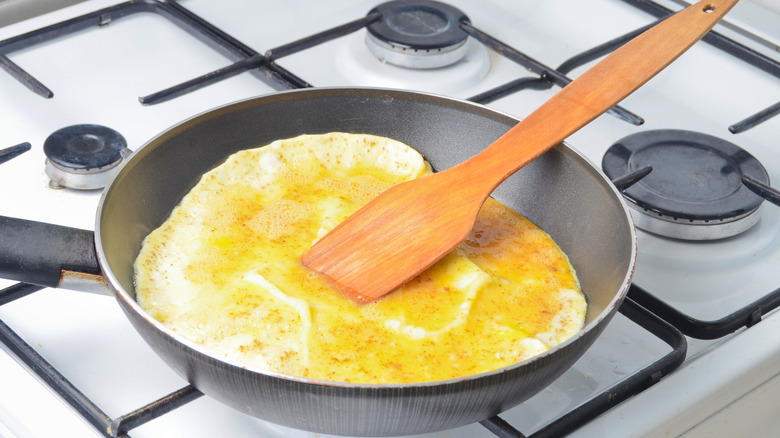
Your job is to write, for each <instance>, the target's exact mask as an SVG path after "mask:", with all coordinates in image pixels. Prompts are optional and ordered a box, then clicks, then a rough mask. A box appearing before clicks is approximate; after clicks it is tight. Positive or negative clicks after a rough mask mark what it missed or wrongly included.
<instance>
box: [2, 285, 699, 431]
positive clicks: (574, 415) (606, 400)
mask: <svg viewBox="0 0 780 438" xmlns="http://www.w3.org/2000/svg"><path fill="white" fill-rule="evenodd" d="M635 288H636V286H631V290H634V289H635ZM41 289H43V288H42V287H40V286H33V285H29V284H24V283H18V284H16V285H14V286H10V287H8V288H6V289H3V290H0V305H4V304H7V303H10V302H11V301H14V300H16V299H20V298H23V297H25V296H27V295H30V294H32V293H35V292H37V291H39V290H41ZM619 312H620V313H621V314H623V315H624V316H626V317H628V318H629V319H630V320H631V321H633V322H634V323H636V324H637V325H639V326H640V327H642V328H643V329H645V330H646V331H647V332H648V333H649V334H650V335H651V336H654V337H657V338H658V339H660V340H661V341H663V342H664V343H665V344H667V345H668V346H669V347H671V351H670V352H668V353H667V354H665V355H663V356H661V357H659V358H657V359H656V360H655V361H654V362H652V363H650V364H648V365H647V366H645V367H644V368H643V369H641V370H639V371H637V372H636V373H634V374H632V375H629V376H627V377H626V378H625V379H624V380H622V381H619V382H616V383H615V384H614V385H613V386H611V387H609V388H607V389H606V390H604V391H602V392H600V393H597V394H595V395H593V396H592V398H590V399H589V400H587V401H585V402H584V403H583V404H581V405H580V406H578V407H577V408H575V409H573V410H571V411H570V412H568V413H565V414H564V415H562V416H560V417H559V418H558V419H556V420H554V421H553V422H552V423H550V424H548V425H546V426H544V427H543V428H542V429H540V430H538V431H536V432H534V433H533V434H532V435H528V437H534V438H542V437H550V436H560V435H561V434H565V433H569V432H572V431H574V430H576V429H578V428H579V427H581V426H582V425H584V424H586V423H587V422H588V421H590V420H592V419H594V418H596V417H598V416H599V415H601V414H603V413H605V412H607V411H608V410H609V409H611V408H612V407H614V406H616V405H618V404H620V403H621V402H623V401H625V400H627V399H629V398H630V397H632V396H634V395H636V394H638V393H640V392H642V391H644V390H645V389H647V388H649V387H650V386H652V385H654V384H655V383H657V382H658V381H660V380H661V379H662V378H663V377H664V376H666V375H668V374H670V373H671V372H672V371H674V370H675V369H676V368H677V367H678V366H680V365H681V364H682V362H683V360H684V359H685V355H686V353H687V343H686V340H685V337H684V336H683V334H682V333H680V332H679V331H678V330H677V329H675V328H674V327H672V326H670V325H669V324H668V323H666V322H664V321H663V320H661V319H659V318H658V317H656V316H655V315H653V314H652V313H650V312H649V311H647V310H645V309H644V308H643V307H642V306H640V305H638V304H637V303H635V302H634V301H632V300H631V299H626V300H625V301H624V302H623V304H622V305H621V307H620V309H619ZM0 342H2V343H3V344H4V345H5V347H6V348H7V349H8V351H9V352H11V353H12V354H13V355H15V356H16V357H17V358H18V360H19V361H21V362H22V363H23V364H24V365H25V366H26V367H27V368H28V369H29V370H30V371H31V372H32V373H34V374H35V375H37V376H38V377H39V378H40V379H41V380H42V381H43V382H44V383H45V384H46V385H48V386H49V387H50V388H51V389H52V390H54V392H55V393H56V394H57V395H59V396H60V397H61V398H62V399H63V400H64V401H65V402H66V403H68V404H69V405H70V406H72V407H73V408H74V409H75V411H76V412H77V413H78V414H79V415H81V416H82V417H83V418H84V419H85V420H87V422H89V424H91V425H92V426H93V427H94V428H95V429H96V430H97V431H99V432H100V433H102V434H103V435H104V436H106V437H119V436H122V437H127V435H126V434H127V433H128V432H129V431H131V430H133V429H135V428H137V427H139V426H141V425H143V424H145V423H147V422H149V421H152V420H154V419H157V418H159V417H161V416H163V415H165V414H167V413H169V412H171V411H173V410H175V409H177V408H179V407H181V406H184V405H186V404H187V403H189V402H191V401H193V400H196V399H198V398H199V397H201V396H202V395H203V394H202V393H201V392H200V391H198V390H197V389H196V388H194V387H193V386H191V385H189V386H185V387H183V388H181V389H179V390H177V391H174V392H172V393H170V394H168V395H165V396H163V397H161V398H159V399H157V400H154V401H152V402H150V403H149V404H147V405H145V406H142V407H140V408H139V409H137V410H135V411H132V412H130V413H127V414H125V415H122V416H119V417H117V418H111V417H110V416H109V415H107V414H106V413H105V412H104V411H103V410H102V409H101V408H100V407H99V406H97V405H96V404H95V403H94V402H93V401H92V400H91V399H90V398H89V397H88V396H87V395H85V394H84V393H83V392H81V391H80V390H79V389H78V388H77V387H76V386H75V385H74V384H73V383H71V382H70V381H69V380H68V379H67V378H66V377H65V376H63V375H62V374H61V373H60V372H59V371H57V369H56V368H55V367H54V366H52V365H51V364H50V363H49V362H48V361H47V360H46V359H45V358H44V357H43V356H41V355H40V354H39V353H38V352H37V351H36V350H35V349H33V348H32V347H31V346H30V345H29V344H28V343H27V342H26V341H25V340H24V339H22V338H21V337H20V336H19V335H18V334H17V333H16V332H14V331H13V330H12V329H11V327H9V326H8V325H6V324H5V323H4V322H3V321H2V320H0ZM480 424H482V426H484V427H485V428H486V429H487V430H489V431H490V432H492V433H493V434H495V435H496V436H498V437H515V438H517V437H525V436H526V435H523V434H522V433H521V432H520V431H518V430H517V429H516V428H515V427H513V426H512V425H510V424H509V423H507V422H506V421H505V420H503V419H502V418H501V417H500V416H495V417H492V418H488V419H486V420H483V421H482V422H481V423H480Z"/></svg>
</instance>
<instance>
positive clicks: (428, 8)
mask: <svg viewBox="0 0 780 438" xmlns="http://www.w3.org/2000/svg"><path fill="white" fill-rule="evenodd" d="M373 12H379V13H380V14H381V18H379V19H378V20H377V21H374V22H373V23H371V24H369V25H368V26H367V27H366V29H367V30H368V33H367V34H366V45H368V48H369V50H371V52H372V53H373V54H374V55H375V56H377V57H378V58H379V59H381V60H383V61H385V62H388V63H390V64H395V65H398V66H401V67H409V68H420V69H425V68H438V67H444V66H447V65H450V64H453V63H455V62H457V61H458V60H460V59H461V58H463V56H465V55H466V53H467V52H468V46H467V44H466V40H467V38H468V34H467V33H466V32H465V31H464V30H463V29H461V28H460V26H459V23H460V22H462V21H466V22H468V21H469V19H468V17H467V16H466V14H464V13H463V12H461V11H460V10H458V9H456V8H454V7H452V6H450V5H447V4H444V3H440V2H436V1H430V0H395V1H390V2H387V3H382V4H381V5H379V6H377V7H375V8H374V9H372V10H371V11H369V14H370V13H373Z"/></svg>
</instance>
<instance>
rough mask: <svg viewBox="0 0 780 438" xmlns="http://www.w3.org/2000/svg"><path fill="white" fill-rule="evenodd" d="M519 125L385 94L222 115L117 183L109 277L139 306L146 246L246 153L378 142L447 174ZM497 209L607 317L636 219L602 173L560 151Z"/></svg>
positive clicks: (531, 169) (103, 237)
mask: <svg viewBox="0 0 780 438" xmlns="http://www.w3.org/2000/svg"><path fill="white" fill-rule="evenodd" d="M515 123H516V120H515V119H513V118H511V117H508V116H506V115H502V114H500V113H497V112H495V111H492V110H490V109H487V108H485V107H482V106H479V105H475V104H471V103H468V102H463V101H459V100H454V99H448V98H442V97H437V96H431V95H425V94H418V93H408V92H402V91H389V90H376V89H313V90H302V91H293V92H286V93H277V94H273V95H269V96H264V97H260V98H256V99H251V100H247V101H243V102H239V103H236V104H232V105H228V106H225V107H222V108H219V109H216V110H213V111H211V112H208V113H205V114H202V115H200V116H197V117H194V118H192V119H190V120H188V121H185V122H183V123H182V124H180V125H178V126H175V127H173V128H171V129H170V130H168V131H166V132H164V133H163V134H161V135H160V136H158V137H157V138H155V139H153V140H152V141H150V142H149V143H148V144H147V145H145V146H144V147H142V148H141V149H139V150H138V151H136V152H135V154H134V156H133V157H132V158H131V159H130V160H129V161H128V162H127V163H126V165H125V166H124V167H123V168H122V170H121V171H120V172H119V173H118V174H117V176H116V177H115V178H114V180H113V181H112V183H111V184H110V186H109V188H108V190H107V192H106V194H105V196H104V199H103V201H102V203H101V210H100V212H99V213H100V214H99V218H98V224H97V227H96V232H97V233H98V240H99V242H100V243H101V245H102V250H103V251H104V252H103V255H102V256H103V257H104V259H105V264H107V266H106V265H104V266H103V269H104V271H105V274H106V276H107V278H108V279H109V281H115V282H117V283H118V284H119V285H121V288H123V289H124V291H126V292H127V293H128V294H130V295H131V296H133V295H134V294H133V278H132V277H133V271H132V266H133V261H134V259H135V257H136V255H137V254H138V250H139V248H140V246H141V242H142V240H143V239H144V237H145V236H146V235H147V234H148V233H149V232H150V231H152V230H153V229H154V228H156V227H157V226H159V225H160V224H161V223H162V222H163V221H164V220H165V219H166V217H167V216H168V214H169V213H170V211H171V210H172V209H173V207H174V206H175V205H176V204H178V202H179V200H180V199H181V198H182V197H183V196H184V194H185V193H186V192H187V191H188V190H189V189H190V188H191V187H192V186H193V185H194V184H195V183H196V182H197V181H198V179H199V178H200V176H201V175H202V174H203V173H205V172H206V171H208V170H209V169H211V168H213V167H214V166H216V165H218V164H220V163H221V162H223V161H224V160H225V158H226V157H227V156H228V155H230V154H232V153H233V152H236V151H238V150H241V149H247V148H253V147H257V146H261V145H264V144H267V143H270V142H271V141H273V140H277V139H281V138H289V137H294V136H297V135H300V134H317V133H326V132H333V131H343V132H352V133H370V134H376V135H382V136H387V137H391V138H394V139H397V140H400V141H402V142H405V143H407V144H409V145H410V146H412V147H414V148H415V149H417V150H419V151H420V152H421V153H422V154H423V155H424V156H425V158H426V159H427V160H428V161H429V162H430V163H431V164H432V165H433V167H434V168H435V169H439V170H441V169H445V168H448V167H450V166H452V165H454V164H456V163H459V162H461V161H463V160H465V159H467V158H468V157H470V156H472V155H475V154H476V153H478V152H479V151H481V150H482V149H483V148H484V147H486V146H487V145H489V144H490V143H491V142H492V141H494V140H495V139H496V138H498V137H499V136H500V135H501V134H503V133H504V132H506V131H507V130H508V129H509V128H511V127H512V126H513V125H514V124H515ZM517 147H518V148H521V147H522V144H518V145H517ZM260 171H262V169H261V170H260ZM494 197H495V198H497V199H498V200H500V201H502V202H504V203H506V204H508V205H509V206H511V207H513V208H514V209H516V210H517V211H519V212H520V213H522V214H523V215H525V216H526V217H528V218H529V219H530V220H532V221H533V222H534V223H536V224H537V225H538V226H540V227H541V228H542V229H544V230H545V231H547V232H548V233H549V234H550V235H552V237H553V238H554V239H555V240H556V241H557V242H558V244H559V245H560V246H561V247H562V248H563V250H564V251H565V252H566V253H567V254H568V255H569V257H570V259H571V261H572V263H573V265H574V267H575V269H576V270H577V272H578V276H579V278H580V282H581V284H582V287H583V290H584V292H585V293H586V295H587V296H588V301H589V305H590V311H589V316H588V318H589V321H590V320H592V319H593V318H595V317H596V316H598V315H599V314H600V313H601V312H602V311H603V310H604V309H605V308H606V307H607V306H608V305H609V304H610V302H612V301H613V299H614V298H615V295H616V293H617V292H618V291H619V290H620V289H621V285H622V284H623V283H624V282H625V280H626V278H627V275H629V273H630V270H631V265H632V263H633V261H632V257H633V240H632V235H633V234H632V229H631V223H630V219H629V217H628V213H627V212H626V210H625V208H624V206H623V204H622V203H621V201H620V199H619V196H618V195H617V192H616V191H615V190H614V189H613V188H612V187H611V186H610V184H609V183H608V182H607V181H606V180H605V179H604V178H603V176H601V174H600V172H598V171H597V170H596V169H595V168H594V167H593V166H592V165H590V164H589V163H588V162H587V161H586V160H584V159H583V158H582V157H581V156H580V155H579V154H577V153H576V152H574V151H572V150H571V149H570V148H568V147H566V146H565V145H560V146H558V147H556V148H555V149H553V150H551V151H550V152H548V153H547V154H545V155H544V156H543V157H541V158H539V159H538V160H536V161H534V162H533V163H531V164H530V165H528V166H526V167H525V168H523V169H522V170H521V171H520V172H518V173H517V174H515V175H513V176H512V177H510V178H509V179H508V180H507V181H506V182H505V183H504V184H502V185H501V186H500V187H499V188H498V189H497V190H496V191H495V193H494Z"/></svg>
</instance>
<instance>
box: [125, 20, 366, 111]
mask: <svg viewBox="0 0 780 438" xmlns="http://www.w3.org/2000/svg"><path fill="white" fill-rule="evenodd" d="M379 17H380V14H379V13H373V14H369V15H367V16H366V17H364V18H360V19H358V20H354V21H351V22H349V23H346V24H343V25H341V26H337V27H334V28H332V29H329V30H326V31H323V32H320V33H317V34H314V35H311V36H308V37H306V38H302V39H300V40H297V41H293V42H292V43H289V44H285V45H283V46H279V47H277V48H274V49H271V50H268V51H266V52H265V55H260V54H254V55H252V56H248V57H246V58H244V59H241V60H239V61H236V62H234V63H233V64H231V65H229V66H227V67H223V68H221V69H218V70H214V71H211V72H208V73H206V74H203V75H201V76H198V77H196V78H193V79H190V80H189V81H186V82H183V83H181V84H178V85H174V86H172V87H170V88H167V89H165V90H162V91H159V92H157V93H154V94H150V95H148V96H144V97H141V98H139V100H140V102H141V103H142V104H144V105H152V104H157V103H162V102H165V101H168V100H171V99H174V98H176V97H179V96H182V95H184V94H187V93H190V92H192V91H195V90H199V89H201V88H203V87H206V86H209V85H212V84H215V83H217V82H219V81H222V80H225V79H228V78H230V77H233V76H235V75H238V74H241V73H244V72H246V71H250V70H252V69H255V68H260V67H265V68H268V69H270V70H272V71H274V72H275V73H276V74H277V75H278V76H279V77H280V78H281V79H282V80H283V81H284V82H285V83H286V84H287V85H286V86H285V87H284V88H310V87H312V85H311V84H309V83H308V82H306V81H304V80H303V79H300V78H298V77H296V76H294V75H293V74H292V73H290V72H289V71H287V70H285V69H283V68H282V67H280V66H279V65H278V64H276V63H275V62H274V61H276V60H277V59H279V58H282V57H284V56H289V55H292V54H294V53H298V52H300V51H303V50H305V49H308V48H311V47H314V46H316V45H318V44H322V43H325V42H328V41H330V40H333V39H336V38H339V37H342V36H344V35H348V34H350V33H352V32H355V31H357V30H360V29H362V28H364V27H365V26H367V25H369V24H371V23H373V22H374V21H376V20H378V19H379Z"/></svg>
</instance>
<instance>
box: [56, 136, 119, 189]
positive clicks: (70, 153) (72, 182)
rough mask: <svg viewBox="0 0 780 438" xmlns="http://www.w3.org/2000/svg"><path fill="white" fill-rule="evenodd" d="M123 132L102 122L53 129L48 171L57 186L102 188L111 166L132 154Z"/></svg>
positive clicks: (106, 181)
mask: <svg viewBox="0 0 780 438" xmlns="http://www.w3.org/2000/svg"><path fill="white" fill-rule="evenodd" d="M130 152H131V151H130V149H128V148H127V142H126V141H125V138H124V137H122V135H121V134H119V133H118V132H116V131H114V130H113V129H111V128H107V127H105V126H100V125H73V126H68V127H65V128H62V129H60V130H57V131H55V132H54V133H52V134H51V135H50V136H49V137H48V138H47V139H46V141H45V142H44V144H43V153H44V154H46V158H47V159H46V174H47V175H48V176H49V178H51V182H50V185H51V186H52V187H53V188H62V187H67V188H72V189H79V190H93V189H100V188H103V187H105V186H106V184H107V183H108V180H109V179H110V178H111V174H112V172H110V170H111V169H113V168H114V167H116V166H118V165H119V163H121V162H122V158H124V157H127V156H129V155H130Z"/></svg>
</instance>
